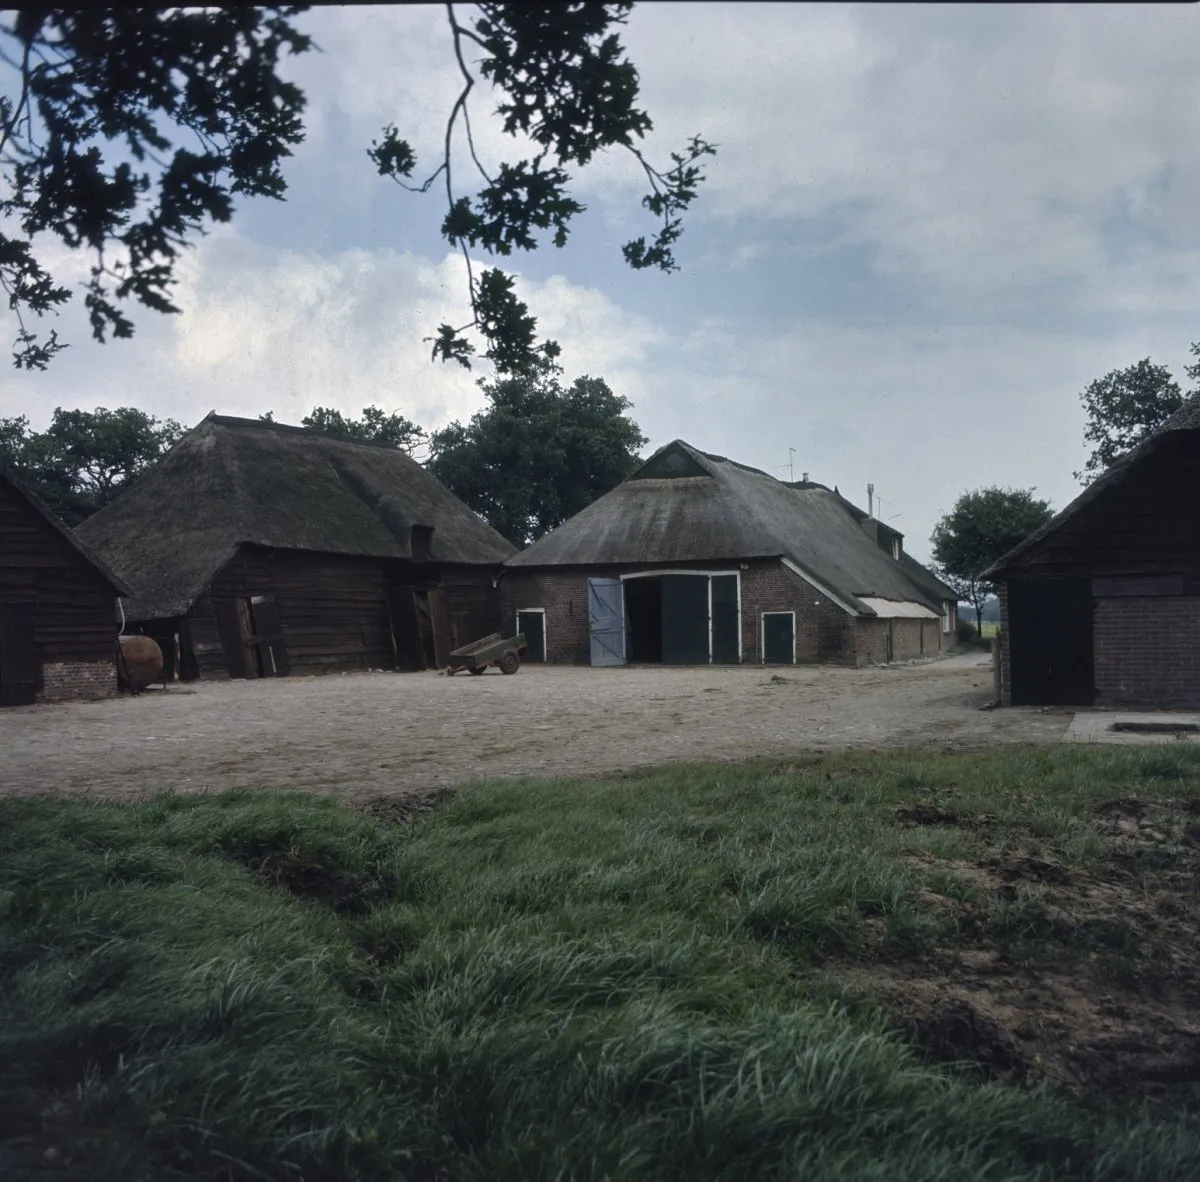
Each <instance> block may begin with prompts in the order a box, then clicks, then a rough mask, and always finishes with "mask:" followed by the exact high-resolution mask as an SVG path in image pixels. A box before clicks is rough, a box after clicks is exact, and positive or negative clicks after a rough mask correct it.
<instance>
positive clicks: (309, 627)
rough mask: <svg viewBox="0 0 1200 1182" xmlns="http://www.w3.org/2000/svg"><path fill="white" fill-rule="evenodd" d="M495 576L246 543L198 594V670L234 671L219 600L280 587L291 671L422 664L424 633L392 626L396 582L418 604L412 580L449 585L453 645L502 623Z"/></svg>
mask: <svg viewBox="0 0 1200 1182" xmlns="http://www.w3.org/2000/svg"><path fill="white" fill-rule="evenodd" d="M492 577H493V572H491V571H481V570H480V569H479V568H477V567H454V568H447V569H446V570H444V571H435V570H429V569H428V568H425V569H424V570H422V571H420V572H419V573H418V572H417V571H414V570H413V569H412V568H408V569H406V568H405V567H404V565H403V564H396V563H391V562H389V563H386V564H385V563H384V562H382V561H380V560H379V559H372V558H357V557H352V556H344V555H336V554H313V553H307V552H301V551H288V550H273V551H272V550H267V549H265V548H262V547H258V546H242V547H241V548H240V549H239V550H238V552H237V553H236V554H235V555H234V556H233V558H231V559H230V561H229V562H228V563H227V564H226V566H225V567H224V568H223V569H222V571H221V572H220V574H219V575H218V576H217V578H216V579H215V580H214V581H213V583H212V586H211V587H210V588H209V590H208V592H207V594H205V595H204V596H202V597H201V598H200V599H199V600H197V602H196V604H195V606H194V607H193V608H192V611H191V612H190V613H189V619H188V621H187V633H188V636H189V637H190V645H191V650H192V653H193V654H194V657H195V662H196V669H197V671H198V673H199V675H200V676H201V677H204V678H216V677H227V676H229V667H228V662H227V660H226V656H225V647H226V645H225V638H224V636H223V628H222V623H221V612H220V610H219V608H218V601H222V600H224V601H228V600H236V599H244V598H249V597H250V596H254V595H273V596H274V597H275V602H276V604H277V606H278V609H279V617H280V621H281V624H282V633H283V643H284V648H285V650H286V653H287V665H288V669H289V671H290V672H292V673H318V672H324V671H327V670H333V669H392V668H396V667H397V666H399V667H401V668H421V667H423V665H424V663H425V662H424V661H423V660H422V659H421V657H420V656H419V655H418V654H417V653H416V652H415V651H413V652H409V651H407V650H409V649H412V648H413V647H414V644H415V643H416V642H417V640H418V639H419V638H417V637H416V635H415V633H413V634H412V635H409V634H407V633H405V632H404V630H403V629H402V630H401V632H400V634H394V633H393V627H392V623H393V622H392V619H391V615H390V612H389V608H388V596H389V590H391V592H392V594H393V597H394V596H395V594H396V591H397V590H399V591H401V592H402V593H406V594H407V595H408V596H409V602H410V605H411V594H412V589H413V588H417V587H424V588H436V587H440V588H441V589H442V591H443V594H444V596H445V602H446V609H447V610H446V615H447V616H448V633H449V635H448V637H446V638H445V644H446V647H447V650H448V649H449V648H457V647H458V646H460V645H464V644H470V643H471V642H472V641H473V640H478V639H479V638H480V637H481V636H486V635H487V634H488V633H490V632H498V631H499V630H500V596H499V592H498V591H496V589H495V588H493V586H492ZM227 627H228V626H227V625H226V626H225V630H227ZM409 631H410V632H412V629H410V630H409Z"/></svg>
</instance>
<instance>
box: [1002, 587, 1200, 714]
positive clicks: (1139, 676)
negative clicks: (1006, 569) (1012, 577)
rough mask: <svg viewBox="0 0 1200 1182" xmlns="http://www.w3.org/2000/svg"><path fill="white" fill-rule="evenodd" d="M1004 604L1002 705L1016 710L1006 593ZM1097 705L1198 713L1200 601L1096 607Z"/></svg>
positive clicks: (1137, 599)
mask: <svg viewBox="0 0 1200 1182" xmlns="http://www.w3.org/2000/svg"><path fill="white" fill-rule="evenodd" d="M997 597H998V598H999V600H1000V651H999V653H998V659H999V662H1000V704H1001V705H1002V706H1011V705H1012V663H1011V658H1010V655H1009V619H1008V589H1007V587H1006V586H1004V585H1003V584H1002V585H1001V586H1000V587H998V588H997ZM1093 602H1094V610H1093V615H1092V627H1093V632H1092V659H1093V675H1094V684H1095V688H1096V697H1095V704H1096V705H1097V706H1101V707H1105V706H1107V707H1136V706H1142V707H1157V708H1160V709H1172V708H1173V709H1200V596H1196V595H1176V596H1162V595H1153V596H1150V595H1147V596H1119V597H1113V598H1098V599H1096V600H1094V601H1093Z"/></svg>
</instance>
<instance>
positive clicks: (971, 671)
mask: <svg viewBox="0 0 1200 1182" xmlns="http://www.w3.org/2000/svg"><path fill="white" fill-rule="evenodd" d="M990 660H991V658H990V657H989V656H986V655H967V656H953V657H947V658H943V659H940V660H934V661H929V662H924V663H917V664H905V665H893V666H878V667H874V668H868V669H842V668H831V667H826V666H800V667H786V668H773V669H772V668H766V669H764V668H762V667H761V666H742V667H736V668H726V667H716V668H714V667H704V668H650V667H633V668H625V669H591V668H565V667H547V666H529V665H527V666H524V667H523V668H522V669H521V671H520V672H519V673H517V674H516V675H515V676H511V677H505V676H503V675H501V674H500V673H499V672H498V671H496V670H489V671H488V672H487V673H486V674H484V675H483V676H480V677H471V676H468V675H466V674H460V675H458V676H456V677H445V676H441V675H438V674H435V673H423V674H417V673H409V674H405V673H353V674H344V675H339V674H333V675H330V676H326V677H297V678H280V679H278V680H274V679H273V680H266V681H233V682H195V683H192V684H190V685H170V686H168V688H167V689H166V690H165V691H164V690H163V689H162V688H161V687H153V688H151V689H149V690H147V691H146V693H144V694H142V695H141V696H140V697H136V698H131V697H120V698H114V699H110V700H107V701H103V702H78V703H68V704H62V705H44V706H30V707H18V708H16V709H9V710H2V711H0V791H7V792H19V793H25V792H54V791H60V790H65V791H72V792H89V793H95V794H96V795H99V796H105V797H133V796H138V795H142V794H145V793H151V792H157V791H159V790H162V789H173V790H175V791H178V792H197V791H210V790H215V789H222V788H231V787H235V786H247V787H260V788H299V789H304V790H306V791H311V792H331V793H339V794H342V795H345V796H348V797H352V798H355V799H358V800H368V799H371V798H374V797H379V796H406V795H413V796H420V795H424V794H426V793H428V792H430V791H433V790H437V789H439V788H443V787H447V786H450V785H453V784H456V783H460V782H462V781H464V780H468V779H472V778H475V777H479V776H489V775H504V776H510V775H524V774H529V775H546V776H580V775H587V774H591V773H597V772H615V771H623V770H628V769H633V768H639V767H646V766H648V765H653V764H657V763H663V762H668V761H674V760H691V759H696V760H699V759H717V760H724V759H729V760H735V759H746V758H750V757H753V756H763V755H766V756H781V755H788V754H795V753H797V752H801V751H806V750H819V749H831V748H847V747H864V748H879V747H895V746H926V745H927V746H930V747H932V748H936V749H946V748H948V747H951V748H952V747H978V746H980V745H987V744H992V743H1004V742H1022V741H1034V742H1038V741H1055V740H1058V739H1061V737H1062V735H1063V733H1064V732H1065V730H1066V728H1067V725H1068V723H1069V722H1070V717H1071V716H1070V714H1069V713H1048V712H1045V711H1041V710H1037V709H1009V710H993V711H981V710H980V707H981V706H982V705H984V704H986V703H987V702H989V701H990V699H991V696H992V695H991V685H992V674H991V667H990Z"/></svg>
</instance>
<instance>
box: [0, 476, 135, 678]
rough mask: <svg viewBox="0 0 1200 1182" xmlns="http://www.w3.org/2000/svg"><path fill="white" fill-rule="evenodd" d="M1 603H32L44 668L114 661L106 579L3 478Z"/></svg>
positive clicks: (113, 614) (113, 616) (111, 597)
mask: <svg viewBox="0 0 1200 1182" xmlns="http://www.w3.org/2000/svg"><path fill="white" fill-rule="evenodd" d="M0 599H8V600H16V599H32V600H34V601H35V602H36V604H37V606H36V608H35V609H34V644H35V646H36V649H37V656H38V660H39V662H40V663H42V664H47V663H53V662H58V661H72V662H74V661H79V662H91V661H104V660H111V659H113V654H114V652H115V645H116V638H117V631H118V620H117V605H116V595H115V593H114V591H113V588H112V587H111V586H109V584H108V582H107V580H105V578H104V577H103V576H102V575H101V574H100V573H99V572H98V571H97V570H96V569H95V568H94V567H93V566H92V565H91V563H89V562H88V561H87V560H86V559H85V558H84V557H83V555H81V554H80V553H79V552H78V551H77V550H76V549H75V548H74V547H73V546H72V545H71V544H70V543H69V542H68V541H67V540H66V539H65V538H64V537H63V536H62V535H61V534H60V533H59V532H58V531H57V530H56V529H54V527H53V526H52V525H50V523H49V522H48V521H46V519H45V518H44V517H43V516H42V515H41V514H40V513H38V512H37V511H36V510H35V509H33V508H32V507H31V506H30V504H29V502H28V501H26V500H25V498H24V497H23V496H21V494H20V493H18V492H17V491H16V489H14V488H13V487H12V485H10V484H9V483H8V481H7V480H5V479H4V478H3V477H2V476H0Z"/></svg>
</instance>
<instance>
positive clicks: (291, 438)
mask: <svg viewBox="0 0 1200 1182" xmlns="http://www.w3.org/2000/svg"><path fill="white" fill-rule="evenodd" d="M416 525H420V526H427V527H432V529H433V535H432V543H431V551H430V560H431V561H433V562H435V563H439V564H465V565H497V566H498V565H499V564H500V563H501V562H502V561H503V560H504V559H505V558H507V557H508V556H509V555H511V554H512V553H513V552H514V551H513V547H512V546H511V545H510V544H509V543H508V542H507V541H505V540H504V539H503V538H502V537H501V536H500V535H499V534H498V533H496V531H495V530H493V529H492V528H491V527H490V526H489V525H487V524H486V523H485V522H483V521H482V520H481V519H480V518H479V517H477V516H476V515H475V513H473V512H472V511H471V510H470V509H468V508H467V506H466V505H464V504H463V503H462V501H460V500H459V499H458V498H457V497H456V496H454V495H453V494H452V493H451V492H450V491H449V490H448V489H447V488H446V487H445V486H444V485H443V484H441V483H440V482H439V481H438V480H437V479H436V478H435V477H433V476H432V475H430V473H428V472H427V471H425V469H424V468H422V467H421V465H420V464H418V463H417V462H416V461H415V460H413V459H411V458H410V457H409V456H407V455H405V454H404V453H403V452H401V451H397V450H396V449H395V448H391V447H384V446H379V445H375V444H369V443H349V442H346V441H345V440H341V439H335V438H333V437H331V436H329V435H324V434H322V433H321V432H318V431H309V430H305V429H304V428H301V427H288V426H284V425H283V424H280V423H264V422H260V421H258V420H255V419H238V418H231V417H228V416H226V415H217V414H210V415H209V416H208V417H207V418H206V419H204V420H203V422H201V423H200V424H199V426H197V427H196V428H194V429H193V430H191V431H189V432H188V433H187V434H186V435H185V436H184V437H183V438H182V439H181V440H180V441H179V442H178V443H176V444H175V446H174V447H173V448H171V450H170V451H169V452H168V453H167V454H166V456H164V457H163V459H162V460H161V461H160V462H159V463H158V464H157V465H156V466H155V468H154V469H153V470H152V471H150V472H148V473H147V474H146V475H145V476H144V477H142V478H141V479H139V480H138V481H137V482H136V483H135V484H134V485H133V486H132V487H131V488H129V489H128V490H127V491H125V492H123V493H122V494H121V495H120V496H119V497H117V498H116V500H115V501H113V502H112V504H110V505H108V506H106V507H105V508H104V509H102V510H100V512H99V513H96V514H95V515H93V516H92V517H89V518H88V519H87V520H86V521H84V522H83V523H82V524H81V525H80V526H79V527H78V528H77V530H76V534H77V536H78V537H80V538H81V539H82V540H83V541H85V542H86V543H87V544H88V545H90V546H91V547H92V548H93V549H95V550H97V551H98V552H99V553H100V554H102V555H103V556H104V557H105V558H106V559H107V560H108V561H109V562H110V563H111V564H112V565H113V566H114V567H115V568H116V569H117V570H118V571H119V572H120V573H121V574H122V575H123V576H124V577H125V579H126V580H127V581H128V582H129V584H130V585H131V586H132V587H133V589H134V596H133V601H132V602H131V603H130V604H129V605H128V607H127V614H128V615H129V616H130V618H132V619H139V620H147V619H161V618H164V617H170V616H176V615H181V614H182V613H184V612H186V611H187V610H188V608H189V607H191V605H192V603H193V602H195V600H196V598H197V597H198V596H199V595H201V594H203V592H204V591H205V590H206V589H207V587H208V585H209V583H210V582H211V581H212V579H213V577H214V576H215V575H216V574H217V573H218V572H219V571H220V569H221V568H222V567H223V566H224V565H225V563H226V562H228V561H229V559H230V558H231V557H232V556H233V554H234V552H235V551H236V550H237V548H238V547H239V546H241V545H243V544H246V543H252V544H256V545H260V546H270V547H272V548H275V549H281V550H308V551H315V552H319V553H326V554H347V555H362V556H366V557H372V558H392V559H411V558H412V557H413V554H412V549H411V537H412V527H413V526H416Z"/></svg>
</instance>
